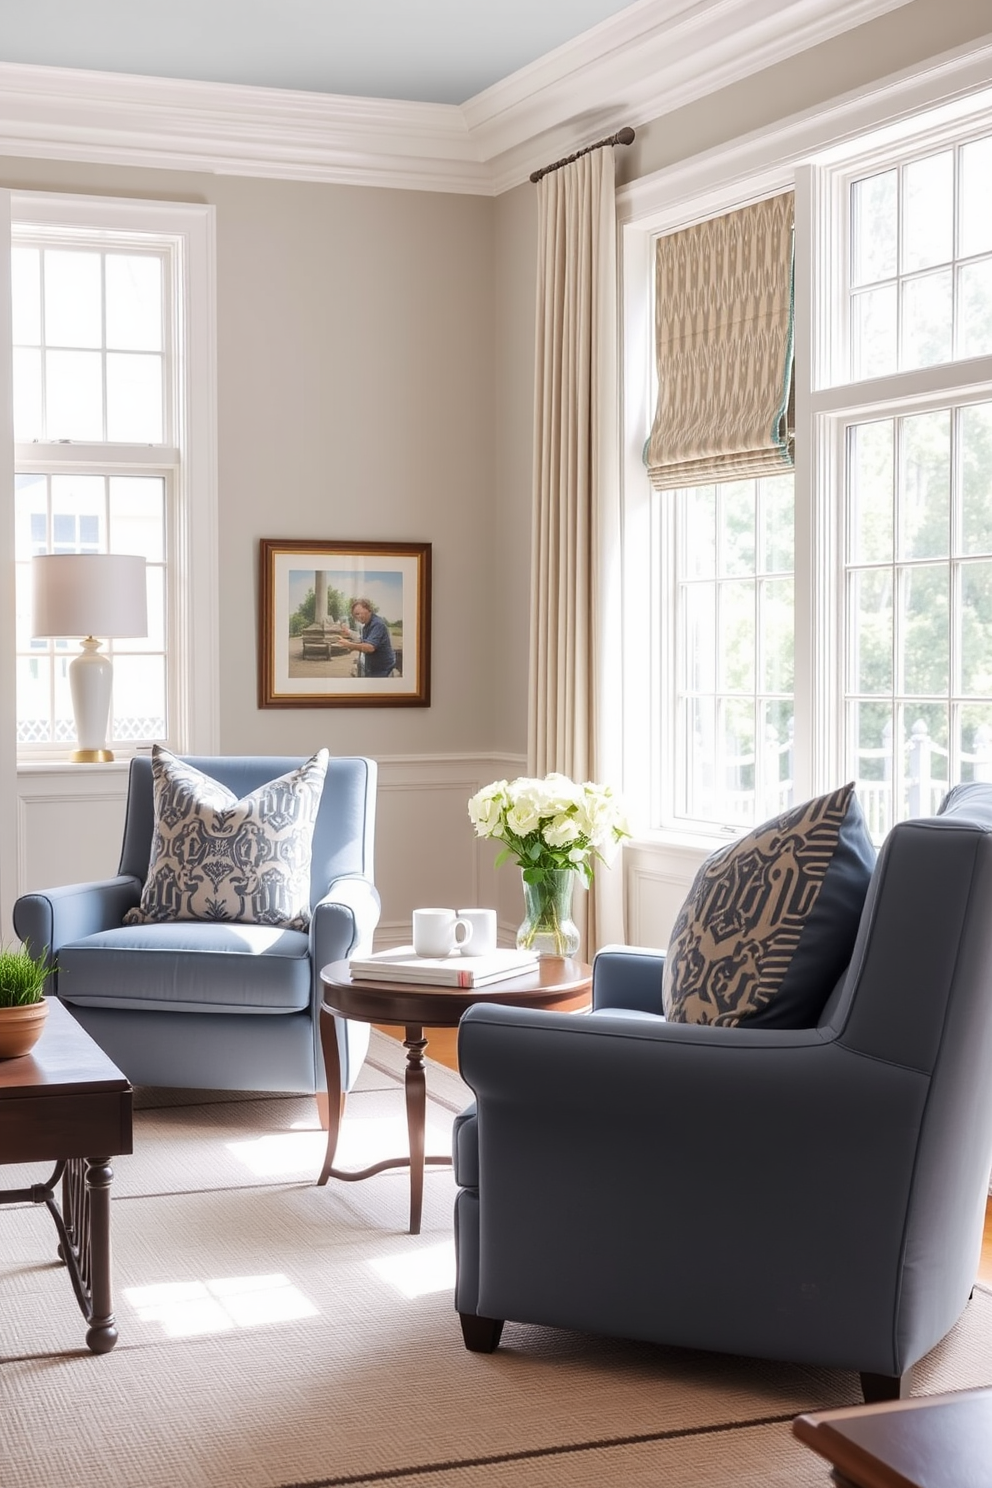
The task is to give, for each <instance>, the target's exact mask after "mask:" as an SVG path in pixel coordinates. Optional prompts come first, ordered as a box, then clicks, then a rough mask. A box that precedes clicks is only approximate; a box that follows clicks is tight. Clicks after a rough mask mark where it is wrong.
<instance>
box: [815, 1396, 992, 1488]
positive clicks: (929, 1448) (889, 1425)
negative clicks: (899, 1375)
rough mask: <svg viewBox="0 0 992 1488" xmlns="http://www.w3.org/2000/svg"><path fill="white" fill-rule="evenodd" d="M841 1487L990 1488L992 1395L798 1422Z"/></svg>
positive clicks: (819, 1415)
mask: <svg viewBox="0 0 992 1488" xmlns="http://www.w3.org/2000/svg"><path fill="white" fill-rule="evenodd" d="M792 1430H793V1432H794V1434H795V1435H796V1436H797V1437H798V1438H799V1440H800V1441H801V1442H805V1444H806V1445H807V1446H808V1447H812V1448H813V1451H814V1452H819V1454H820V1456H821V1457H825V1458H826V1459H827V1461H828V1462H830V1463H832V1464H833V1472H832V1473H831V1474H830V1476H831V1478H832V1479H833V1481H834V1483H835V1484H837V1485H838V1488H989V1485H992V1390H960V1391H955V1392H954V1393H953V1394H950V1395H929V1396H927V1395H921V1396H917V1397H915V1398H914V1399H912V1400H894V1401H891V1402H886V1403H884V1404H880V1405H859V1406H850V1407H848V1408H847V1409H846V1410H829V1411H817V1412H816V1414H815V1415H807V1416H797V1417H796V1419H795V1421H793V1423H792Z"/></svg>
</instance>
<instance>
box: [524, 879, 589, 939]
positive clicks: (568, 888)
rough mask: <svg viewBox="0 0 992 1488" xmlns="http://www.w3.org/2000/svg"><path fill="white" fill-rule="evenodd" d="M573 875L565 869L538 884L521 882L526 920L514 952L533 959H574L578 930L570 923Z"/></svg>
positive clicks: (572, 922)
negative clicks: (540, 957) (550, 957)
mask: <svg viewBox="0 0 992 1488" xmlns="http://www.w3.org/2000/svg"><path fill="white" fill-rule="evenodd" d="M574 887H575V874H574V873H573V872H572V871H571V870H570V869H567V868H561V869H557V868H556V869H550V870H549V871H548V872H547V873H545V875H544V877H543V878H542V879H541V882H540V883H528V882H527V880H526V879H524V909H525V910H526V917H525V919H524V922H523V924H522V925H521V926H520V929H519V930H518V931H517V948H518V949H519V950H522V951H533V952H534V954H535V955H537V956H574V955H575V953H576V951H577V950H578V949H579V927H578V926H577V925H576V923H575V921H574V920H573V919H572V890H573V889H574Z"/></svg>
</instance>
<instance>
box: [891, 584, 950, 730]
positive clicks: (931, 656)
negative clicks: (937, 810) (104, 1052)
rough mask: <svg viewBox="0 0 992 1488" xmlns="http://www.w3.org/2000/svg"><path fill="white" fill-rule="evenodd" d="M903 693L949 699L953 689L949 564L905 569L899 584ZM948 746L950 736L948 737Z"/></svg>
mask: <svg viewBox="0 0 992 1488" xmlns="http://www.w3.org/2000/svg"><path fill="white" fill-rule="evenodd" d="M899 595H900V608H901V614H900V616H899V621H898V627H899V635H900V638H901V646H900V649H901V653H902V655H901V663H902V665H901V673H902V687H901V691H902V692H904V693H906V694H907V695H910V696H917V697H926V696H932V695H933V694H934V693H938V694H939V693H943V694H945V695H946V693H947V691H948V688H949V686H950V666H949V659H950V583H949V570H948V568H947V565H946V564H943V563H936V564H926V565H924V566H922V567H919V568H911V569H904V570H903V572H902V575H901V578H900V584H899ZM945 743H946V736H945Z"/></svg>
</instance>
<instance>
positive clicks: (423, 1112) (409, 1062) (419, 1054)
mask: <svg viewBox="0 0 992 1488" xmlns="http://www.w3.org/2000/svg"><path fill="white" fill-rule="evenodd" d="M403 1047H404V1049H405V1050H406V1074H405V1076H404V1081H403V1085H404V1089H405V1091H406V1128H407V1132H408V1134H409V1139H410V1234H411V1235H419V1234H420V1221H421V1217H422V1215H423V1209H424V1133H425V1131H426V1127H427V1073H426V1068H425V1065H424V1050H425V1049H426V1048H427V1040H426V1039H425V1038H424V1030H423V1029H422V1028H418V1027H417V1026H416V1025H414V1024H409V1025H407V1030H406V1038H405V1039H404V1041H403Z"/></svg>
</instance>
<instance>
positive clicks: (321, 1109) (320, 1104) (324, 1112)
mask: <svg viewBox="0 0 992 1488" xmlns="http://www.w3.org/2000/svg"><path fill="white" fill-rule="evenodd" d="M314 1099H315V1100H316V1102H317V1120H318V1121H319V1122H320V1125H321V1130H323V1131H326V1130H327V1122H328V1119H329V1116H330V1109H331V1107H330V1102H329V1101H328V1099H327V1091H326V1090H318V1091H317V1093H316V1095H315V1096H314Z"/></svg>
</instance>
